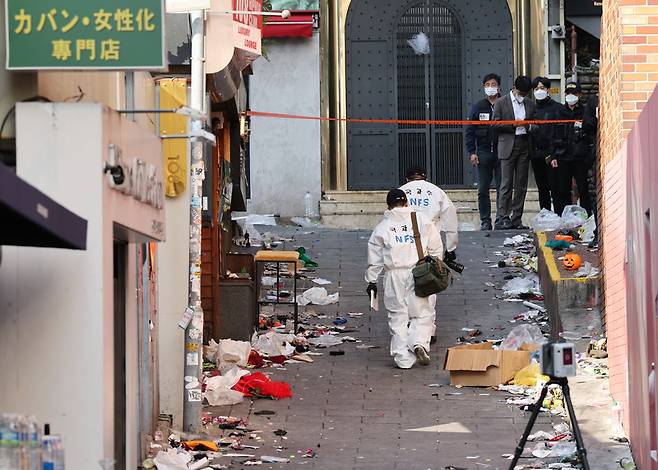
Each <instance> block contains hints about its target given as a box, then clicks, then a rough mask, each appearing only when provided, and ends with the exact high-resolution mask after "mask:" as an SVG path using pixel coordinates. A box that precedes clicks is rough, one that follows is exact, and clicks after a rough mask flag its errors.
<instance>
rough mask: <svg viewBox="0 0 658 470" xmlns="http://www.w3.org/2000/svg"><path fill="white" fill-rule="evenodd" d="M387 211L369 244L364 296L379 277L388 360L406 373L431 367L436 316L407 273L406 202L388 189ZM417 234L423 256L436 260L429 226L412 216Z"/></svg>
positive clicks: (411, 252) (411, 248) (410, 241)
mask: <svg viewBox="0 0 658 470" xmlns="http://www.w3.org/2000/svg"><path fill="white" fill-rule="evenodd" d="M386 203H387V204H388V210H387V211H386V212H385V213H384V220H382V221H381V222H380V223H379V224H378V225H377V227H375V230H374V231H373V232H372V235H371V237H370V240H369V241H368V270H367V271H366V282H367V283H368V287H367V289H366V292H367V293H368V295H371V292H374V294H375V295H377V279H378V277H379V275H380V274H381V272H382V271H384V306H385V307H386V310H387V311H388V326H389V329H390V331H391V356H393V359H394V361H395V364H396V365H397V366H398V367H399V368H401V369H409V368H410V367H412V366H413V365H414V364H415V363H416V361H418V363H419V364H421V365H428V364H429V363H430V357H429V350H430V337H431V335H432V333H433V331H434V317H435V315H436V312H435V310H434V307H433V306H432V304H431V303H430V299H429V298H428V297H426V298H422V297H418V296H416V294H415V292H414V278H413V274H412V269H413V268H414V266H415V265H416V263H417V262H418V252H417V251H416V244H415V239H414V235H413V227H412V222H411V214H412V212H414V209H413V208H411V207H409V206H408V205H407V197H406V195H405V193H404V192H403V191H401V190H400V189H392V190H391V191H389V193H388V195H387V197H386ZM417 219H418V231H419V233H420V239H421V243H422V246H423V251H424V254H425V256H427V255H430V256H435V257H437V256H441V255H442V254H443V242H442V241H441V235H440V234H439V232H438V230H437V229H436V226H435V224H434V223H432V221H431V220H429V219H428V218H427V217H425V216H423V215H422V214H420V213H418V214H417Z"/></svg>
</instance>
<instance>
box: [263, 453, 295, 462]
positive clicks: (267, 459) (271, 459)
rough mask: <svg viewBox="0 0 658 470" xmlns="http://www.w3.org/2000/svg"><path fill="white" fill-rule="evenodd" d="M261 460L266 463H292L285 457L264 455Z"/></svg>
mask: <svg viewBox="0 0 658 470" xmlns="http://www.w3.org/2000/svg"><path fill="white" fill-rule="evenodd" d="M260 460H261V462H264V463H290V459H286V458H283V457H273V456H271V455H263V456H262V457H261V458H260Z"/></svg>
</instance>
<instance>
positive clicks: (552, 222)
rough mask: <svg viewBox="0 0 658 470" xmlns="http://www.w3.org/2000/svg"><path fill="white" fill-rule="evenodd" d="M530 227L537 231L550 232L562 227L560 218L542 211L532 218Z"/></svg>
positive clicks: (549, 212) (544, 210) (547, 211)
mask: <svg viewBox="0 0 658 470" xmlns="http://www.w3.org/2000/svg"><path fill="white" fill-rule="evenodd" d="M530 226H531V227H532V228H533V229H534V230H537V231H541V232H552V231H554V230H559V229H560V228H561V227H562V218H561V217H560V216H559V215H557V214H556V213H555V212H552V211H549V210H548V209H542V210H541V211H539V214H537V215H536V216H534V217H533V218H532V221H531V222H530Z"/></svg>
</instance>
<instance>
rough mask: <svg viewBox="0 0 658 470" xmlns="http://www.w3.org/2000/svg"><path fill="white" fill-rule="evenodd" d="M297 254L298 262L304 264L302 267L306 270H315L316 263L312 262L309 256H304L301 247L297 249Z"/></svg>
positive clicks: (304, 251)
mask: <svg viewBox="0 0 658 470" xmlns="http://www.w3.org/2000/svg"><path fill="white" fill-rule="evenodd" d="M297 253H299V260H300V261H301V262H302V263H304V267H306V268H317V267H318V263H317V262H316V261H313V260H312V259H311V258H309V256H308V255H307V254H306V249H305V248H304V247H302V246H300V247H299V248H297Z"/></svg>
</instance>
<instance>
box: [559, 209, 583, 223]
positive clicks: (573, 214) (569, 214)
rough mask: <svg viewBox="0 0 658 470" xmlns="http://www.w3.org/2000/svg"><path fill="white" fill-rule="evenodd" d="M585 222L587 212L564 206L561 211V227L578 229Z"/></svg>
mask: <svg viewBox="0 0 658 470" xmlns="http://www.w3.org/2000/svg"><path fill="white" fill-rule="evenodd" d="M586 220H587V211H586V210H585V209H583V208H582V207H580V206H566V207H565V208H564V210H563V211H562V227H560V228H564V229H569V228H575V227H580V226H581V225H583V224H584V223H585V221H586Z"/></svg>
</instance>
